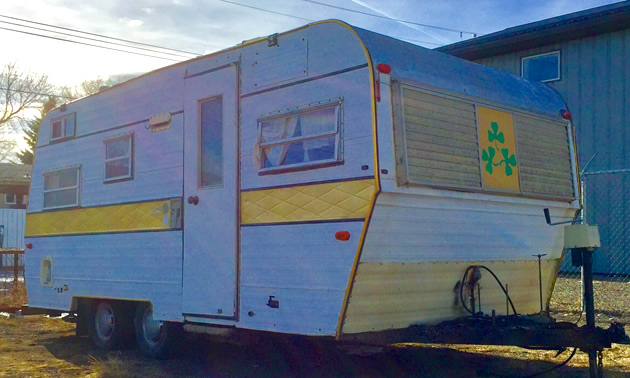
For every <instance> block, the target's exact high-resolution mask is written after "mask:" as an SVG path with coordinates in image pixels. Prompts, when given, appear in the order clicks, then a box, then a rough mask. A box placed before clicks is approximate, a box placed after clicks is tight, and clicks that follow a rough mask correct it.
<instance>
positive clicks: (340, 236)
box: [335, 231, 350, 241]
mask: <svg viewBox="0 0 630 378" xmlns="http://www.w3.org/2000/svg"><path fill="white" fill-rule="evenodd" d="M335 239H337V240H341V241H347V240H350V232H348V231H337V232H336V233H335Z"/></svg>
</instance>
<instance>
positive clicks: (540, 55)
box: [521, 50, 562, 83]
mask: <svg viewBox="0 0 630 378" xmlns="http://www.w3.org/2000/svg"><path fill="white" fill-rule="evenodd" d="M547 55H557V56H558V67H557V75H556V77H555V78H553V79H547V80H534V79H529V78H526V77H525V61H526V60H527V59H534V58H540V57H543V56H547ZM561 59H562V55H561V54H560V50H554V51H549V52H545V53H541V54H535V55H528V56H522V57H521V77H523V78H526V79H527V80H532V81H538V82H539V83H550V82H553V81H560V80H562V71H561V67H562V66H561V62H562V60H561Z"/></svg>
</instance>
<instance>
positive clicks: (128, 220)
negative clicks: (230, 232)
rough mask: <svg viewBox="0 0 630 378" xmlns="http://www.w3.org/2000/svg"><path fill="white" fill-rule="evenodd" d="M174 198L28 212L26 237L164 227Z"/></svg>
mask: <svg viewBox="0 0 630 378" xmlns="http://www.w3.org/2000/svg"><path fill="white" fill-rule="evenodd" d="M169 227H170V200H160V201H152V202H140V203H130V204H124V205H111V206H100V207H89V208H83V209H81V208H80V209H70V210H58V211H50V212H43V213H35V214H27V215H26V232H25V234H26V236H44V235H69V234H93V233H106V232H124V231H145V230H163V229H168V228H169Z"/></svg>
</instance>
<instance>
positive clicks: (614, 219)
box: [551, 159, 630, 325]
mask: <svg viewBox="0 0 630 378" xmlns="http://www.w3.org/2000/svg"><path fill="white" fill-rule="evenodd" d="M592 163H595V164H590V165H587V168H586V169H585V171H583V172H582V174H581V180H582V182H581V185H582V200H583V204H584V210H583V213H582V216H584V219H585V222H586V223H587V224H590V225H597V226H598V227H599V233H600V238H601V247H600V248H599V249H597V250H596V251H595V252H594V255H593V272H594V274H595V277H594V283H593V285H594V296H595V311H596V320H597V321H599V322H602V323H603V324H605V323H610V321H611V320H617V321H620V322H622V323H625V324H629V325H630V169H627V168H623V167H614V165H615V164H611V162H610V161H604V159H601V160H599V161H597V160H594V161H593V162H592ZM588 166H590V167H591V168H589V167H588ZM602 166H604V167H611V166H613V167H614V169H602ZM581 293H582V285H581V270H580V268H576V267H574V266H573V265H572V264H571V255H570V253H566V254H565V258H564V260H563V261H562V263H561V265H560V275H559V277H558V280H557V282H556V286H555V288H554V293H553V296H552V301H551V309H552V310H553V311H554V312H556V313H557V314H558V313H559V315H560V317H562V315H565V316H567V318H570V317H571V316H573V315H575V319H578V318H580V319H581V320H582V321H583V317H581V316H580V315H581V313H582V303H581V298H582V297H581Z"/></svg>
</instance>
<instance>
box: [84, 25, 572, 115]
mask: <svg viewBox="0 0 630 378" xmlns="http://www.w3.org/2000/svg"><path fill="white" fill-rule="evenodd" d="M326 23H330V24H336V25H339V24H342V25H344V26H345V27H346V28H348V29H350V30H353V31H354V32H356V34H357V36H358V38H359V39H360V40H361V41H362V43H363V44H364V46H365V48H366V49H367V50H368V51H369V55H370V57H371V59H372V61H373V63H374V65H375V66H376V64H378V63H386V64H389V65H390V66H391V67H392V68H393V71H392V77H393V78H395V79H401V80H405V81H411V82H415V83H418V84H420V85H423V86H426V87H428V88H433V89H436V90H442V91H449V92H455V93H461V94H462V95H465V96H471V97H476V98H481V99H486V100H489V101H491V102H494V103H497V104H503V105H506V106H510V107H515V108H520V109H523V110H525V111H529V112H535V113H540V114H543V115H547V116H550V117H553V118H559V117H560V116H559V112H560V110H562V109H566V105H565V104H564V102H563V101H562V99H561V98H560V96H559V95H558V94H557V93H556V92H555V91H554V90H553V89H551V88H550V87H548V86H547V85H545V84H541V83H535V82H530V81H528V80H526V79H523V78H521V77H518V76H514V75H512V74H509V73H505V72H502V71H498V70H495V69H492V68H489V67H486V66H482V65H479V64H476V63H472V62H469V61H466V60H463V59H460V58H456V57H453V56H451V55H447V54H444V53H440V52H437V51H434V50H430V49H425V48H424V47H421V46H417V45H414V44H411V43H407V42H403V41H401V40H398V39H395V38H391V37H387V36H384V35H381V34H378V33H374V32H371V31H368V30H364V29H361V28H357V27H354V26H352V25H349V24H347V23H345V22H343V21H339V20H326V21H319V22H315V23H311V24H308V25H305V26H302V27H299V28H296V29H293V30H289V31H287V32H283V33H279V36H282V35H285V34H290V33H294V32H297V31H299V30H303V29H305V28H309V27H312V26H315V25H321V24H326ZM264 41H266V38H254V39H251V40H247V41H243V42H242V43H241V44H238V45H236V46H232V47H229V48H227V49H224V50H221V51H217V52H214V53H211V54H208V55H204V56H200V57H197V58H194V59H191V60H188V61H185V62H180V63H175V64H173V65H170V66H166V67H163V68H160V69H157V70H154V71H151V72H148V73H146V74H144V75H141V76H139V77H137V78H134V79H131V80H129V81H134V80H138V79H141V78H142V77H145V76H147V75H150V74H152V73H154V72H157V71H162V70H166V69H170V68H172V67H174V66H181V65H186V64H189V63H190V62H193V61H197V60H201V59H207V58H209V57H212V56H217V55H219V54H223V53H225V52H228V51H232V50H235V49H241V48H246V47H247V46H250V45H254V44H257V43H261V42H264ZM125 83H126V82H123V83H120V84H117V85H114V86H113V87H111V88H108V89H106V90H110V89H112V88H116V87H119V86H121V85H125ZM99 93H100V92H99ZM95 95H98V93H96V94H95ZM88 97H91V96H88ZM81 99H82V98H81ZM81 99H76V100H74V101H72V102H75V101H80V100H81Z"/></svg>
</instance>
